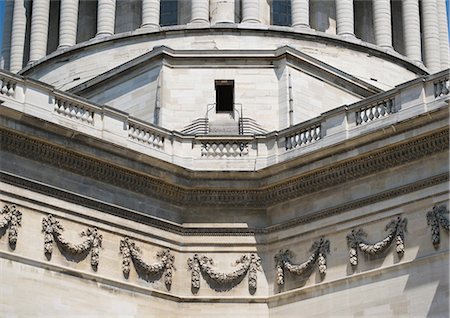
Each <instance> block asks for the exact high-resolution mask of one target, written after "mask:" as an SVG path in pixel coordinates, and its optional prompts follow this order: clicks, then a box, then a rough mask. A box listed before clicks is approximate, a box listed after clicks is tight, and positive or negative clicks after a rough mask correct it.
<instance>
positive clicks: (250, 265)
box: [188, 254, 261, 293]
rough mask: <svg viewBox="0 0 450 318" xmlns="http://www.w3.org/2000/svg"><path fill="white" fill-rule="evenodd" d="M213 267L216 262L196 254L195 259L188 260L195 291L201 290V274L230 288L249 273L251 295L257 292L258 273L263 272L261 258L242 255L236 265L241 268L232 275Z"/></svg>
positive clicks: (252, 255)
mask: <svg viewBox="0 0 450 318" xmlns="http://www.w3.org/2000/svg"><path fill="white" fill-rule="evenodd" d="M211 265H214V261H213V260H212V258H209V257H206V256H199V255H198V254H195V255H194V257H193V258H189V259H188V267H189V270H190V271H191V272H192V274H191V286H192V288H193V289H195V290H198V289H199V288H200V276H201V273H203V274H204V275H206V276H207V277H208V278H209V279H211V280H212V281H214V282H215V283H217V284H218V285H220V286H229V285H230V284H233V283H234V282H236V281H238V280H239V279H240V278H242V277H243V276H245V275H246V274H247V273H248V288H249V290H250V292H251V293H253V292H255V291H256V287H257V273H258V271H259V270H261V258H259V256H257V255H255V254H250V256H248V255H242V256H241V257H240V258H239V259H238V260H236V265H239V267H238V268H237V269H236V270H234V271H232V272H231V273H220V272H217V271H216V270H214V269H213V268H212V267H211Z"/></svg>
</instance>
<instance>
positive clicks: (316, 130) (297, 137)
mask: <svg viewBox="0 0 450 318" xmlns="http://www.w3.org/2000/svg"><path fill="white" fill-rule="evenodd" d="M321 138H322V128H321V123H320V122H318V123H314V124H312V125H310V126H308V127H302V128H300V129H299V130H297V131H296V132H294V133H292V134H289V135H287V136H286V137H285V148H286V150H291V149H294V148H297V147H301V146H304V145H307V144H310V143H312V142H315V141H317V140H319V139H321Z"/></svg>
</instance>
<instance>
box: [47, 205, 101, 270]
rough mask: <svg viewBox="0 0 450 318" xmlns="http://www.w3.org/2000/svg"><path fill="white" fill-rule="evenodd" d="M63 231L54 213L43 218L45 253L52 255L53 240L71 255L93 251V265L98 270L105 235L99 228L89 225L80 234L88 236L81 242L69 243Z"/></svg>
mask: <svg viewBox="0 0 450 318" xmlns="http://www.w3.org/2000/svg"><path fill="white" fill-rule="evenodd" d="M63 231H64V227H63V226H62V224H61V223H59V221H58V220H56V219H55V217H54V216H53V215H51V214H50V215H49V216H48V217H47V218H44V219H42V232H44V250H45V254H47V255H50V256H51V254H52V252H53V241H56V243H57V244H58V245H59V246H60V247H61V249H62V250H63V251H64V252H66V253H68V254H70V255H83V254H86V253H88V252H89V251H91V266H92V268H93V269H94V270H97V266H98V262H99V253H100V247H101V246H102V239H103V236H102V235H101V234H99V233H98V232H97V228H95V227H94V228H91V227H88V228H87V229H86V231H83V232H81V234H80V236H81V237H86V240H85V241H84V242H83V243H80V244H72V243H69V242H68V241H67V240H66V239H64V238H63V237H62V232H63Z"/></svg>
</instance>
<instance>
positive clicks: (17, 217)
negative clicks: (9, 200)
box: [0, 204, 22, 249]
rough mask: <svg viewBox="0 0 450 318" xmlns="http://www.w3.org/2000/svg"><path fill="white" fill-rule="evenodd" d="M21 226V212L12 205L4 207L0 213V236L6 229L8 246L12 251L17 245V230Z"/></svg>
mask: <svg viewBox="0 0 450 318" xmlns="http://www.w3.org/2000/svg"><path fill="white" fill-rule="evenodd" d="M21 225H22V212H20V211H19V210H17V208H16V206H15V205H14V204H13V205H11V206H9V205H5V206H4V207H3V209H2V211H1V219H0V236H2V235H3V233H5V232H6V229H8V242H9V246H10V247H11V248H12V249H14V248H15V247H16V243H17V236H18V229H19V226H21Z"/></svg>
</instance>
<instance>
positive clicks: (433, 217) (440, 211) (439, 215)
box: [427, 205, 449, 247]
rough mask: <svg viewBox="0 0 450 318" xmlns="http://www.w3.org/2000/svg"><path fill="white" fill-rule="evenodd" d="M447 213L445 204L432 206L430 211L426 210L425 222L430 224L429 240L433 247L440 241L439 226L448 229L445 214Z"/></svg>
mask: <svg viewBox="0 0 450 318" xmlns="http://www.w3.org/2000/svg"><path fill="white" fill-rule="evenodd" d="M446 214H448V210H447V208H446V207H445V205H440V206H434V207H433V209H432V210H431V211H428V212H427V223H428V225H431V242H432V243H433V245H434V247H438V246H439V243H440V242H441V234H440V227H439V225H440V226H442V227H443V228H444V230H447V232H448V229H449V221H448V218H447V217H446V216H445V215H446Z"/></svg>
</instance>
